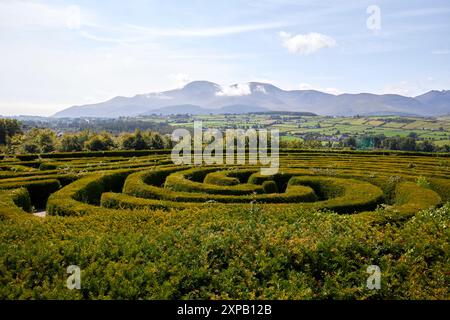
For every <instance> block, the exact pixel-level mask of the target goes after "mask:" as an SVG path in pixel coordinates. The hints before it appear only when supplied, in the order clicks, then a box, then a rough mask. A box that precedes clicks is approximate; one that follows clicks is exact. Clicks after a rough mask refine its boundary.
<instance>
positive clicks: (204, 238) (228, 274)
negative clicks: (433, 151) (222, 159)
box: [0, 150, 450, 299]
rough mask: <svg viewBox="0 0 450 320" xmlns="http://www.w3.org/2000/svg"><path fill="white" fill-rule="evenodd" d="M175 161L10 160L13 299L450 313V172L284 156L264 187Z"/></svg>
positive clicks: (6, 272)
mask: <svg viewBox="0 0 450 320" xmlns="http://www.w3.org/2000/svg"><path fill="white" fill-rule="evenodd" d="M168 153H169V150H137V151H136V150H122V151H113V150H110V151H101V152H94V151H92V152H76V153H63V152H54V153H48V154H41V155H39V158H36V157H37V156H35V155H33V156H30V157H26V156H25V157H24V158H23V161H21V160H19V159H16V158H12V157H8V158H6V159H4V160H2V161H1V162H0V169H1V171H0V283H2V284H3V285H1V286H0V299H56V298H59V299H62V298H67V299H449V298H450V296H449V291H448V287H449V286H448V277H447V276H446V275H447V272H448V261H449V252H450V251H449V241H448V239H449V238H450V237H449V236H450V233H449V230H448V226H449V223H450V205H449V204H444V205H443V206H442V207H440V206H441V205H442V203H443V202H446V201H449V200H450V199H449V198H450V180H449V179H448V176H449V174H450V168H448V166H445V165H442V163H443V161H444V160H445V159H446V158H447V157H446V156H442V157H441V156H439V157H436V156H433V157H431V156H425V155H423V154H422V153H404V152H384V151H379V152H354V151H350V150H349V151H343V152H329V151H324V150H321V151H313V150H307V151H303V150H281V153H280V157H281V158H280V161H281V168H280V171H279V173H277V174H275V175H272V176H262V175H261V174H260V172H259V167H258V166H256V167H255V166H233V167H231V168H230V167H229V166H214V167H213V166H206V167H196V168H192V167H188V166H173V164H171V161H170V159H169V154H168ZM35 158H36V159H35ZM445 161H446V160H445ZM410 163H414V166H413V167H412V168H411V167H410V166H409V164H410ZM38 169H39V170H38ZM419 180H421V181H422V182H423V181H426V182H427V183H426V185H425V184H422V183H420V182H419ZM167 181H169V183H167ZM418 182H419V183H418ZM166 184H167V186H165V185H166ZM60 185H62V186H63V187H62V188H60ZM20 187H24V188H20ZM243 190H244V192H243ZM248 190H253V191H255V190H258V192H259V193H258V192H250V191H249V192H248V193H247V191H248ZM224 193H225V194H224ZM48 194H51V195H50V197H49V199H48V201H47V199H46V197H47V196H48ZM39 202H41V203H44V204H45V203H46V205H47V213H48V215H47V216H46V217H45V218H39V217H35V216H33V215H31V214H27V212H29V211H32V206H35V207H38V206H37V203H39ZM377 206H378V208H376V207H377ZM71 264H76V265H78V266H80V267H81V270H82V289H81V290H68V289H67V288H66V286H65V284H66V279H67V274H66V268H67V266H68V265H71ZM372 264H376V265H378V266H380V268H381V272H382V287H381V290H368V289H367V288H366V280H367V277H368V274H367V273H366V269H367V266H369V265H372Z"/></svg>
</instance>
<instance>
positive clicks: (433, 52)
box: [431, 49, 450, 54]
mask: <svg viewBox="0 0 450 320" xmlns="http://www.w3.org/2000/svg"><path fill="white" fill-rule="evenodd" d="M431 53H432V54H450V50H448V49H447V50H434V51H432V52H431Z"/></svg>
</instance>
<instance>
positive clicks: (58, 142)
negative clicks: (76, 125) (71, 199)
mask: <svg viewBox="0 0 450 320" xmlns="http://www.w3.org/2000/svg"><path fill="white" fill-rule="evenodd" d="M171 146H172V142H171V140H170V137H167V136H163V135H160V134H159V133H156V132H152V131H142V132H141V131H140V130H139V129H137V130H136V131H135V132H134V133H123V134H121V135H118V136H115V135H113V134H111V133H108V132H106V131H103V132H100V133H95V132H91V131H88V130H84V131H81V132H78V133H65V134H62V135H57V134H56V133H55V132H54V131H53V130H51V129H39V128H33V129H31V130H29V131H27V132H25V133H20V134H16V135H14V136H13V137H11V139H9V141H8V142H7V143H6V146H5V149H6V150H5V151H6V152H8V153H16V154H17V153H49V152H54V151H61V152H76V151H106V150H145V149H162V148H171Z"/></svg>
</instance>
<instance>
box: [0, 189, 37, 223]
mask: <svg viewBox="0 0 450 320" xmlns="http://www.w3.org/2000/svg"><path fill="white" fill-rule="evenodd" d="M30 211H31V200H30V196H29V194H28V191H27V189H25V188H20V189H13V190H0V220H4V219H7V218H13V217H16V216H17V215H21V214H23V213H26V212H30Z"/></svg>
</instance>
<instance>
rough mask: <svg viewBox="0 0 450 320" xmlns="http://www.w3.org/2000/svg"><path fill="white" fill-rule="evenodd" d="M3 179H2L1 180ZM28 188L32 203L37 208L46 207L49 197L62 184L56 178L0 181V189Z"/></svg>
mask: <svg viewBox="0 0 450 320" xmlns="http://www.w3.org/2000/svg"><path fill="white" fill-rule="evenodd" d="M0 181H1V180H0ZM21 187H23V188H26V189H27V190H28V193H29V194H30V199H31V203H32V204H33V206H34V207H36V208H45V204H46V203H47V199H48V197H49V196H50V195H51V194H52V193H54V192H56V191H57V190H59V189H60V188H61V184H60V183H59V181H58V180H56V179H45V180H32V181H18V182H7V183H1V182H0V189H16V188H21Z"/></svg>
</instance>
